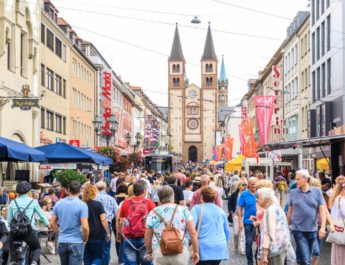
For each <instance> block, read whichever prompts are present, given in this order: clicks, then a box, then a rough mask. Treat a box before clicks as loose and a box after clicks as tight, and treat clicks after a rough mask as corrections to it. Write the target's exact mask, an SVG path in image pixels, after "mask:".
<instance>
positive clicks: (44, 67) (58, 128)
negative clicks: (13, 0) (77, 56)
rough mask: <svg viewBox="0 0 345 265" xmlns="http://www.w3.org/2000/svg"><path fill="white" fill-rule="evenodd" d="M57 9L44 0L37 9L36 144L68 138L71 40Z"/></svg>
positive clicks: (66, 139)
mask: <svg viewBox="0 0 345 265" xmlns="http://www.w3.org/2000/svg"><path fill="white" fill-rule="evenodd" d="M57 13H58V10H57V9H56V8H55V7H54V6H53V5H52V4H51V3H50V2H49V1H45V2H44V6H43V9H42V10H41V17H42V20H41V42H40V50H41V65H40V84H41V91H42V92H41V94H42V101H41V112H40V118H41V131H40V144H41V145H44V144H52V143H55V142H59V141H62V142H67V143H68V141H69V137H68V132H69V130H70V121H69V118H68V117H69V116H70V102H69V99H70V97H71V93H70V89H69V88H70V64H71V59H70V58H71V54H70V49H71V46H72V44H71V42H70V40H69V38H68V37H67V35H66V34H65V33H64V32H63V31H62V30H61V29H60V27H59V25H58V23H57Z"/></svg>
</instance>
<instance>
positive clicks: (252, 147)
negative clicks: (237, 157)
mask: <svg viewBox="0 0 345 265" xmlns="http://www.w3.org/2000/svg"><path fill="white" fill-rule="evenodd" d="M240 132H241V135H240V137H241V138H242V142H241V145H242V146H241V150H242V155H243V156H245V157H254V156H255V154H256V143H255V138H254V134H253V128H252V125H251V124H250V122H249V120H243V121H242V122H241V125H240Z"/></svg>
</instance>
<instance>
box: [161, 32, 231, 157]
mask: <svg viewBox="0 0 345 265" xmlns="http://www.w3.org/2000/svg"><path fill="white" fill-rule="evenodd" d="M168 68H169V69H168V75H169V84H168V92H169V97H168V101H169V102H168V104H169V131H170V135H171V145H172V147H173V151H174V152H175V153H181V154H182V159H183V161H185V162H186V161H193V162H196V161H199V162H201V161H204V160H206V159H210V160H211V159H212V150H213V147H214V146H215V145H216V131H217V130H219V128H218V113H219V112H220V110H221V108H222V107H227V106H228V79H227V77H226V74H225V66H224V59H223V58H222V64H221V71H220V75H219V78H218V58H217V55H216V52H215V49H214V45H213V38H212V32H211V27H210V25H209V26H208V30H207V36H206V41H205V47H204V52H203V54H202V57H201V87H199V86H197V85H195V84H193V83H189V82H188V79H187V75H186V61H185V58H184V56H183V52H182V46H181V41H180V36H179V31H178V26H177V25H176V29H175V35H174V39H173V44H172V49H171V53H170V57H169V60H168Z"/></svg>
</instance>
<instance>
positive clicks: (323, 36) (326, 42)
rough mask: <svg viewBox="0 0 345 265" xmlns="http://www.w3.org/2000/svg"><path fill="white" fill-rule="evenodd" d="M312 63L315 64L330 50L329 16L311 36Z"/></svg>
mask: <svg viewBox="0 0 345 265" xmlns="http://www.w3.org/2000/svg"><path fill="white" fill-rule="evenodd" d="M312 44H313V47H312V61H313V64H314V63H315V62H317V61H318V60H319V59H320V58H321V57H322V56H324V55H325V54H326V52H328V51H329V50H330V49H331V16H330V15H329V16H328V17H327V18H326V20H325V21H323V22H322V23H321V25H320V26H319V27H318V28H317V29H316V31H315V32H313V34H312Z"/></svg>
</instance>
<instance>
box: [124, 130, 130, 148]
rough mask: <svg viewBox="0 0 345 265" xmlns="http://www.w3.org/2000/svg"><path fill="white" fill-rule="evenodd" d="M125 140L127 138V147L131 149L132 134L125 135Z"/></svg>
mask: <svg viewBox="0 0 345 265" xmlns="http://www.w3.org/2000/svg"><path fill="white" fill-rule="evenodd" d="M125 138H126V142H127V147H129V146H130V145H129V144H130V142H131V139H132V135H131V133H130V132H127V133H126V135H125Z"/></svg>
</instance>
